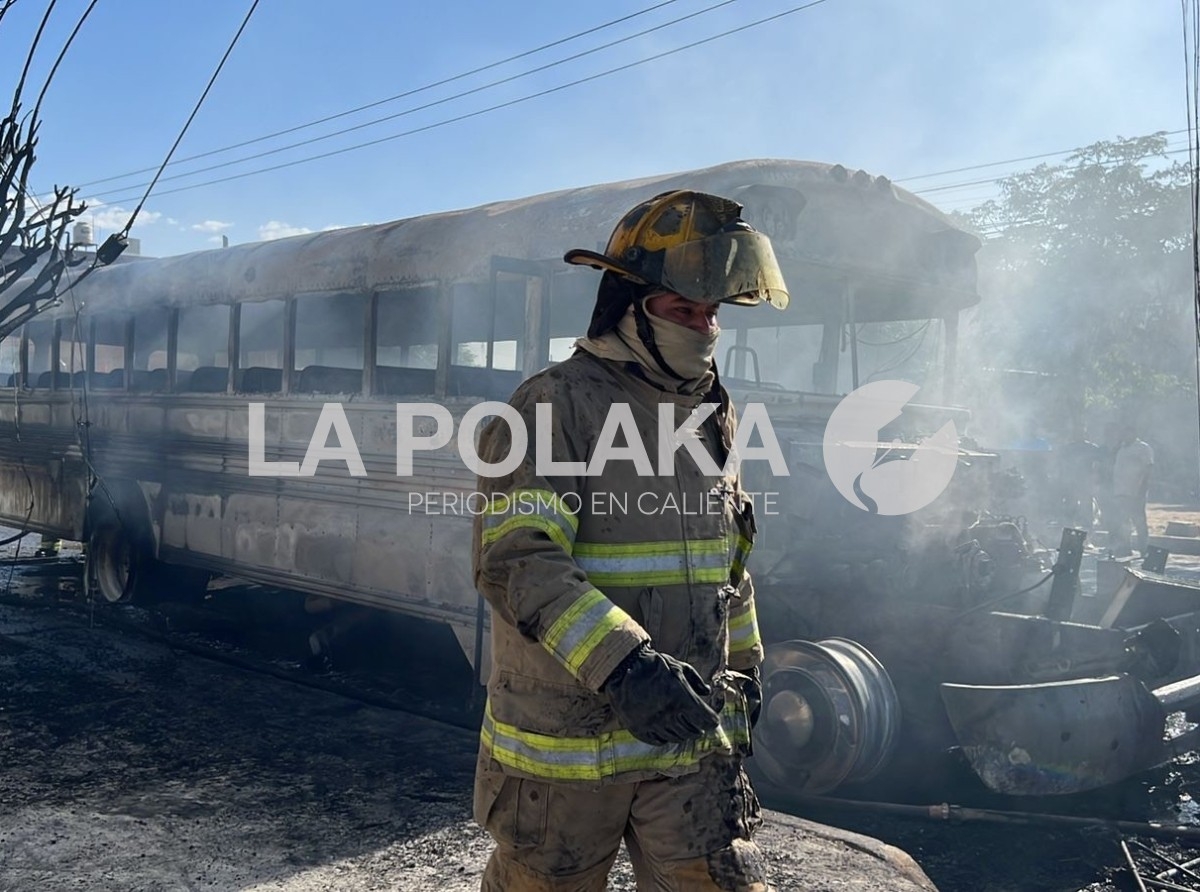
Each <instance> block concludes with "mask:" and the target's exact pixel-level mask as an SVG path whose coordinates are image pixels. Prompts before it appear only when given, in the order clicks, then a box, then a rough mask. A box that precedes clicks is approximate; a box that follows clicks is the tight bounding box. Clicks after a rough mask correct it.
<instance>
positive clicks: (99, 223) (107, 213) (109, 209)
mask: <svg viewBox="0 0 1200 892" xmlns="http://www.w3.org/2000/svg"><path fill="white" fill-rule="evenodd" d="M132 213H133V210H132V209H130V208H126V207H122V206H121V205H119V204H105V203H104V202H102V201H96V200H94V199H88V201H87V210H86V211H84V212H83V214H82V215H80V217H79V219H80V220H86V221H87V222H88V223H91V224H92V229H93V230H94V231H97V232H98V231H100V230H106V231H113V232H115V231H117V230H120V229H124V228H125V224H127V223H128V222H129V215H130V214H132ZM161 217H162V214H161V213H159V212H157V211H147V210H146V209H145V208H143V209H142V212H141V213H140V214H138V216H137V219H136V220H135V221H134V223H133V225H134V229H135V230H136V229H137V228H138V227H142V226H150V225H151V224H153V223H155V222H157V221H158V220H159V218H161ZM136 234H137V233H136V232H134V235H136Z"/></svg>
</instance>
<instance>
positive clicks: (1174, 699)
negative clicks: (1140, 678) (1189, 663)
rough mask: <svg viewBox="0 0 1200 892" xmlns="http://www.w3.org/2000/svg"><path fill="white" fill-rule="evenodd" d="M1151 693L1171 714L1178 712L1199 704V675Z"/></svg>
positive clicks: (1164, 686)
mask: <svg viewBox="0 0 1200 892" xmlns="http://www.w3.org/2000/svg"><path fill="white" fill-rule="evenodd" d="M1151 693H1153V694H1154V696H1155V697H1157V698H1158V702H1159V703H1161V704H1162V705H1163V706H1165V707H1167V708H1168V710H1169V711H1171V712H1178V711H1179V710H1181V709H1187V708H1188V707H1189V706H1194V705H1196V704H1197V703H1200V675H1193V676H1192V677H1191V678H1183V679H1180V680H1179V681H1176V682H1172V683H1171V684H1167V685H1163V686H1162V687H1161V688H1155V689H1154V690H1153V691H1152V692H1151Z"/></svg>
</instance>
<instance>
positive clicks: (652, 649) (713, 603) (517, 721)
mask: <svg viewBox="0 0 1200 892" xmlns="http://www.w3.org/2000/svg"><path fill="white" fill-rule="evenodd" d="M741 210H742V208H741V205H739V204H737V203H736V202H734V201H730V200H728V199H724V198H720V197H717V196H714V195H708V194H704V193H699V192H690V191H673V192H668V193H664V194H662V195H659V196H657V197H655V198H653V199H651V200H649V201H646V202H644V203H642V204H639V205H638V206H637V207H635V208H634V209H633V210H632V211H630V212H629V213H628V214H626V215H625V217H624V218H622V219H621V221H620V222H619V223H618V225H617V227H616V229H615V231H614V232H613V234H612V237H611V238H610V240H609V242H608V246H607V247H606V249H605V251H604V253H603V254H600V253H596V252H592V251H585V250H573V251H570V252H568V253H567V255H566V256H565V258H564V259H565V260H566V261H567V262H568V263H577V264H585V265H589V266H594V267H596V268H598V269H601V270H603V271H604V274H603V276H602V278H601V281H600V284H599V290H598V295H597V300H596V306H595V309H594V312H593V314H592V319H591V323H590V326H589V328H588V333H587V337H586V338H583V339H580V340H579V341H577V342H576V349H575V351H574V354H573V355H572V356H571V357H570V358H569V359H567V360H565V361H564V362H561V363H559V364H558V365H556V366H553V367H551V368H548V369H546V370H543V371H542V372H540V373H538V374H537V375H535V376H533V377H532V378H530V379H529V380H528V381H526V382H524V383H523V384H522V385H521V386H520V387H519V388H518V389H517V391H516V392H515V393H514V394H513V397H512V399H511V401H510V405H511V406H512V407H514V408H515V410H516V412H517V413H518V414H519V415H520V417H521V419H522V420H523V421H524V423H525V429H526V431H528V436H527V438H526V439H527V441H528V447H527V448H525V449H523V451H521V453H520V458H519V460H518V459H515V458H510V453H511V451H512V449H513V447H514V446H516V447H518V448H519V447H520V446H521V443H520V442H518V443H515V444H514V442H513V434H512V431H513V427H515V425H514V426H510V425H509V423H508V422H507V421H505V420H503V419H502V418H497V419H495V420H493V421H492V422H491V423H489V424H488V425H487V426H486V427H485V429H484V431H483V433H482V435H481V438H480V446H479V456H480V458H481V459H482V460H483V461H484V462H490V463H498V462H501V461H503V460H504V459H505V458H510V463H511V462H513V461H515V462H516V464H515V470H511V472H506V473H504V474H503V475H502V476H495V477H492V476H487V475H481V477H480V480H479V487H480V490H481V491H482V492H484V493H486V494H488V496H489V498H488V501H487V508H486V510H485V511H483V512H481V513H480V515H479V516H478V517H477V520H476V525H475V544H474V561H473V563H474V576H475V583H476V586H477V587H478V589H479V591H480V592H481V593H482V594H483V596H484V597H485V598H486V599H487V600H488V602H489V603H490V604H491V606H492V672H491V677H490V680H489V684H488V700H487V707H486V710H485V714H484V719H483V727H482V732H481V744H480V754H479V764H478V767H477V772H476V782H475V802H474V808H475V819H476V820H477V821H478V822H479V823H480V824H481V825H482V826H483V827H485V828H486V829H487V830H488V832H489V833H490V834H491V835H492V837H493V838H494V839H495V841H496V847H495V849H494V850H493V852H492V856H491V859H490V860H489V862H488V865H487V868H486V870H485V873H484V877H483V885H482V888H483V890H484V892H526V890H538V892H541V890H546V892H551V890H572V892H576V890H578V892H590V890H596V892H601V890H603V889H605V888H606V880H607V876H608V872H609V869H610V867H611V865H612V863H613V861H614V859H615V858H616V856H617V853H618V850H619V849H620V846H621V843H622V841H624V842H625V845H626V848H627V850H628V852H629V855H630V858H631V860H632V863H633V867H634V872H635V874H636V875H637V878H638V888H639V889H654V890H687V892H693V890H695V892H699V890H724V892H734V890H738V892H750V890H753V892H766V890H767V889H768V886H767V882H766V877H765V870H764V863H763V859H762V856H761V853H760V851H759V849H758V847H757V846H756V845H755V843H754V842H753V839H752V837H753V834H754V831H755V829H756V828H757V827H758V825H759V824H760V823H761V817H760V810H759V805H758V800H757V798H756V797H755V795H754V792H753V790H752V789H751V787H750V783H749V780H748V778H747V777H746V773H745V771H744V770H743V767H742V761H743V758H744V757H745V756H746V755H747V754H748V752H749V748H750V728H751V726H752V725H753V721H754V719H756V718H757V712H758V708H759V705H760V703H761V695H762V690H761V686H760V685H759V682H758V670H757V667H758V665H759V663H760V662H761V661H762V656H763V650H762V644H761V641H760V639H759V631H758V623H757V620H756V618H755V610H754V593H753V588H752V586H751V582H750V577H749V575H747V572H746V568H745V561H746V557H747V554H748V553H749V550H750V546H751V542H752V540H753V537H754V531H755V523H754V517H753V511H752V504H751V501H750V499H749V497H748V496H747V494H746V493H745V492H744V491H743V489H742V487H741V480H740V477H739V476H738V473H737V470H736V467H735V465H736V462H728V463H727V459H728V456H729V453H730V450H731V448H732V445H733V442H734V439H733V438H734V430H735V428H734V425H735V418H734V412H733V408H732V406H731V405H730V401H729V396H728V394H727V393H726V392H725V390H724V389H723V388H722V387H721V385H720V384H719V382H718V381H717V374H716V371H717V370H716V363H715V361H714V355H715V349H716V341H717V335H718V332H719V329H718V327H717V323H716V316H717V309H718V307H719V305H720V304H722V303H735V304H741V305H751V306H752V305H756V304H759V303H762V302H767V303H770V304H772V305H774V306H776V307H778V308H782V307H784V306H786V304H787V301H788V294H787V291H786V287H785V285H784V282H783V277H782V274H781V273H780V270H779V267H778V264H777V263H776V260H775V256H774V253H773V250H772V248H771V244H770V241H769V240H768V239H767V237H766V236H765V235H763V234H762V233H759V232H756V231H755V230H754V229H752V228H751V227H750V226H749V225H748V224H746V223H745V222H744V221H742V220H741V217H740V214H741ZM660 406H663V407H666V408H665V412H666V415H665V417H666V419H667V420H668V421H669V422H670V423H671V426H672V427H673V428H675V430H674V431H672V432H671V436H672V440H673V442H672V443H669V444H665V448H666V449H667V450H670V449H671V448H675V449H676V451H675V452H674V454H673V462H672V466H671V467H670V468H663V467H660V465H659V459H660V455H659V430H660V420H659V414H660V413H659V409H660ZM610 407H611V408H610ZM697 410H698V411H697ZM693 413H694V414H693ZM613 419H616V420H613ZM689 419H690V421H689ZM539 426H540V429H539ZM617 428H620V429H621V431H622V432H621V433H615V434H614V431H615V430H617ZM689 429H690V430H691V433H690V434H689V433H684V434H682V435H680V434H679V433H677V432H678V431H681V430H689ZM535 432H536V433H535ZM681 440H682V441H690V445H689V443H688V442H684V443H682V445H681V444H680V442H679V441H681ZM538 450H542V454H538ZM610 455H611V456H612V458H611V460H608V457H609V456H610ZM601 459H606V460H605V461H604V462H603V466H602V467H598V466H597V465H598V463H599V462H600V460H601ZM485 467H486V466H485ZM505 470H506V471H507V470H508V469H505ZM660 472H665V473H660ZM685 501H689V502H690V504H691V505H692V506H693V508H694V507H695V506H703V509H704V510H688V509H685V508H684V507H683V504H682V503H683V502H685Z"/></svg>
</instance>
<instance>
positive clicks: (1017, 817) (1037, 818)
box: [770, 794, 1200, 841]
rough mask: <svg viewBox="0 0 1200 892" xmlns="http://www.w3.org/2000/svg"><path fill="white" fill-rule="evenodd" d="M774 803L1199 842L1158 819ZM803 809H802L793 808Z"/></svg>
mask: <svg viewBox="0 0 1200 892" xmlns="http://www.w3.org/2000/svg"><path fill="white" fill-rule="evenodd" d="M770 798H771V800H772V803H773V805H774V806H775V807H776V808H779V809H780V810H782V811H788V813H789V814H795V815H798V816H799V817H805V816H806V815H807V812H810V811H811V810H812V809H813V808H820V807H822V806H829V807H831V808H841V809H846V810H850V811H869V812H878V813H881V814H893V815H903V816H906V817H913V818H928V819H930V820H935V821H949V822H958V821H962V822H967V821H980V822H986V823H992V824H1032V825H1038V824H1047V825H1057V826H1065V827H1104V828H1107V829H1109V830H1113V831H1116V832H1118V833H1121V834H1128V835H1130V836H1153V837H1156V838H1159V839H1186V840H1192V841H1200V826H1187V825H1183V824H1163V823H1160V822H1157V821H1122V820H1112V819H1109V818H1084V817H1075V816H1073V815H1059V814H1039V813H1037V812H1025V811H1006V810H1001V809H988V808H965V807H963V806H961V805H951V804H950V803H948V802H940V803H937V804H934V805H901V804H899V803H895V802H860V801H857V800H852V799H833V798H825V797H823V796H811V797H804V796H793V795H788V794H778V795H771V796H770ZM795 809H802V811H795Z"/></svg>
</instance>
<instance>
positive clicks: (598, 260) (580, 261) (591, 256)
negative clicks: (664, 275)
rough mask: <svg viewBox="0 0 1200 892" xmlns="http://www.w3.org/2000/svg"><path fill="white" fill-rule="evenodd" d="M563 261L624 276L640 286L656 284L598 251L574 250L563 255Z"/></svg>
mask: <svg viewBox="0 0 1200 892" xmlns="http://www.w3.org/2000/svg"><path fill="white" fill-rule="evenodd" d="M563 260H565V261H566V262H567V263H573V264H575V265H576V266H590V267H591V268H592V269H598V270H601V271H602V272H608V273H616V274H617V275H618V276H624V277H625V278H626V279H630V280H631V281H634V282H636V283H637V284H639V285H653V284H655V283H654V282H650V281H648V280H646V279H645V278H644V277H642V276H640V275H638V274H637V273H636V272H635V271H634V270H632V269H630V268H629V267H627V266H622V265H621V264H620V263H617V262H616V261H615V260H613V259H612V258H611V257H607V256H605V255H604V254H600V253H598V252H596V251H588V250H585V249H584V248H572V249H571V250H570V251H568V252H567V253H566V254H564V255H563Z"/></svg>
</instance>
